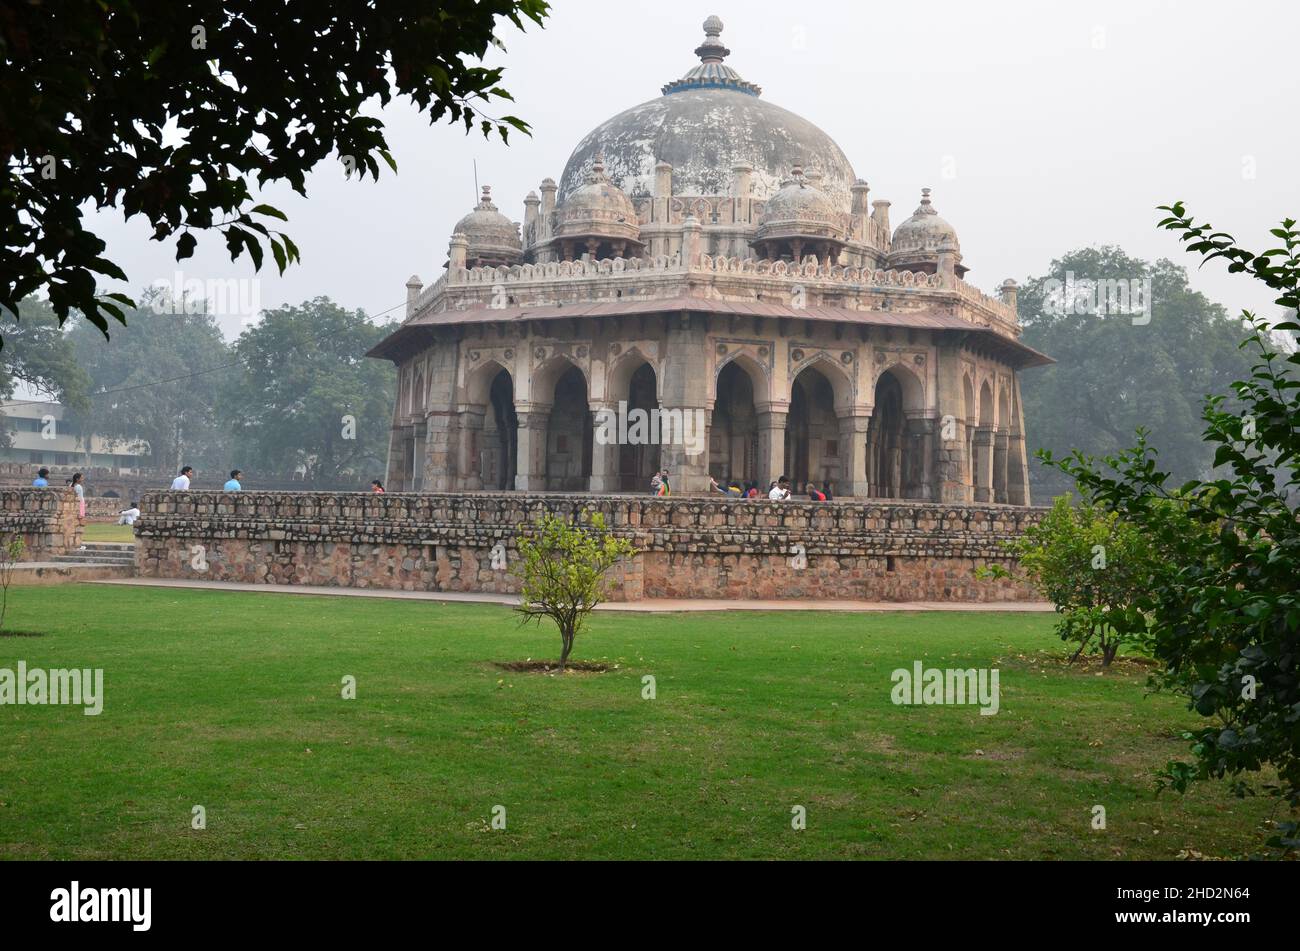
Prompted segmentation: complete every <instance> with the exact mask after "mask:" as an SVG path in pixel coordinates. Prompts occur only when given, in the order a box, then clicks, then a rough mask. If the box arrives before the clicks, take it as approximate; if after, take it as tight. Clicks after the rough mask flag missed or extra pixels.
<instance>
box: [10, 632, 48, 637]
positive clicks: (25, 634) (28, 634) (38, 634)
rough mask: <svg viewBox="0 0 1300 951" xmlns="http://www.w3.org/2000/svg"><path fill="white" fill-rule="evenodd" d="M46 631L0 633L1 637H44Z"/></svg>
mask: <svg viewBox="0 0 1300 951" xmlns="http://www.w3.org/2000/svg"><path fill="white" fill-rule="evenodd" d="M44 636H45V632H44V631H0V637H44Z"/></svg>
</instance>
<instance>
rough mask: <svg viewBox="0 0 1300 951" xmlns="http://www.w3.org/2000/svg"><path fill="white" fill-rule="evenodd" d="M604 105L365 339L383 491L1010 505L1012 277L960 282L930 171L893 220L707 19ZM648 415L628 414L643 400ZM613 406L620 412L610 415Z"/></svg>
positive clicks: (1014, 357)
mask: <svg viewBox="0 0 1300 951" xmlns="http://www.w3.org/2000/svg"><path fill="white" fill-rule="evenodd" d="M704 32H705V37H704V42H703V43H702V44H701V45H700V46H699V47H698V48H697V49H696V50H695V53H696V55H697V56H698V57H699V63H698V65H696V66H694V67H693V68H692V69H690V70H689V71H688V72H687V73H686V74H685V75H684V76H682V78H680V79H678V80H675V81H673V82H670V83H668V84H667V85H665V86H664V87H663V88H662V95H660V96H658V97H656V98H655V99H652V100H651V101H649V102H646V103H643V104H641V105H639V106H634V107H633V108H631V109H628V110H626V111H625V112H623V113H620V114H619V115H617V116H615V117H613V118H612V119H610V120H608V121H606V122H604V123H602V124H600V125H599V126H597V127H596V128H595V129H594V130H593V131H592V132H591V133H590V134H588V135H587V136H586V137H585V138H584V139H583V140H582V141H581V142H579V143H578V145H577V147H576V148H575V149H574V151H573V154H572V155H571V156H570V158H569V161H568V163H567V164H566V165H565V168H564V170H563V172H562V174H561V176H560V179H559V183H558V184H557V183H556V181H555V180H554V179H552V178H544V179H543V180H542V181H541V183H540V185H539V191H540V193H541V194H540V197H539V196H538V195H537V194H536V193H530V194H529V195H528V196H527V197H526V198H525V199H524V201H523V221H522V223H515V222H511V221H510V219H509V218H508V217H506V216H505V215H504V214H502V213H501V212H500V211H499V210H498V208H497V206H496V205H494V204H493V202H492V199H491V197H490V191H489V190H488V189H484V194H483V199H482V201H480V203H479V204H478V206H477V207H476V208H474V209H470V210H469V212H468V213H467V214H466V216H465V217H464V218H462V219H461V220H460V222H459V223H458V224H457V225H456V228H455V231H454V233H453V234H452V235H451V238H450V243H449V251H448V255H447V261H446V265H445V268H446V272H445V273H444V274H443V275H442V276H441V277H439V278H438V279H437V280H436V281H434V282H433V283H432V284H430V285H428V286H427V287H426V286H423V284H422V282H421V281H420V279H419V278H418V277H412V278H411V280H410V281H408V282H407V285H406V290H407V298H406V299H407V305H406V316H405V320H404V321H403V323H402V324H401V326H400V327H399V328H398V329H397V330H396V331H395V332H394V333H393V334H391V335H390V336H389V337H388V338H387V339H385V340H384V341H383V342H382V343H380V344H379V345H378V346H377V347H375V348H374V349H373V350H372V351H371V352H370V356H372V357H378V358H383V359H388V360H391V361H393V363H394V364H396V366H397V368H398V388H397V401H396V406H395V407H394V412H393V427H392V437H391V441H390V449H389V461H388V473H387V476H388V478H387V482H388V486H389V488H390V489H391V490H396V491H428V492H447V491H477V490H489V491H511V490H514V491H528V492H539V491H562V492H575V491H578V492H593V493H614V492H645V491H648V490H649V486H650V479H651V477H652V476H653V474H654V473H655V472H656V471H658V470H660V469H667V470H668V472H669V478H670V482H671V485H672V491H673V493H674V494H683V493H686V494H693V493H702V492H706V491H708V490H709V485H710V477H712V478H714V479H716V480H717V481H718V482H721V483H727V482H740V483H742V484H743V483H757V485H758V487H759V489H760V491H762V492H764V493H765V492H766V489H767V486H768V484H769V482H771V481H772V480H774V479H777V478H778V477H780V476H782V475H784V476H786V477H788V478H789V479H790V480H791V481H792V483H793V484H794V485H795V486H796V487H797V488H799V489H802V488H803V486H804V485H805V484H806V483H808V482H813V483H816V484H817V485H818V486H822V485H825V484H827V483H829V484H830V487H831V489H832V493H833V495H834V496H835V497H836V498H846V497H855V498H879V499H925V500H933V501H941V502H989V503H1003V504H1008V505H1028V504H1029V485H1028V465H1027V459H1026V450H1025V435H1024V424H1023V413H1022V410H1021V405H1020V386H1019V372H1020V371H1021V370H1022V369H1025V368H1027V367H1033V366H1037V365H1042V364H1045V363H1049V362H1051V361H1050V359H1049V358H1047V357H1045V356H1044V355H1042V354H1040V353H1038V352H1036V351H1035V350H1033V349H1031V348H1030V347H1028V346H1026V345H1025V344H1023V343H1021V342H1020V340H1019V337H1020V325H1019V322H1018V320H1017V317H1016V285H1015V282H1014V281H1012V280H1009V279H1008V280H1006V281H1004V282H1003V283H1002V284H1001V286H1000V288H999V289H998V296H997V297H996V298H995V297H990V296H987V295H985V294H984V293H982V292H981V291H979V290H977V289H976V288H975V287H974V286H972V285H971V284H969V283H967V282H966V280H965V275H966V273H967V270H968V268H967V265H966V263H965V258H964V256H963V251H962V248H961V245H960V243H959V241H958V236H957V231H956V229H955V228H954V226H953V225H951V224H949V223H948V222H947V221H945V220H944V219H943V218H942V217H941V216H940V215H939V214H938V211H937V210H936V208H935V207H934V204H933V202H932V199H931V195H930V189H928V188H926V189H922V194H921V197H920V200H919V204H918V205H917V208H916V210H915V211H914V212H913V213H912V214H911V216H910V217H908V218H907V219H905V220H904V221H903V222H902V223H900V224H899V225H898V226H897V227H896V228H894V227H892V226H891V224H890V215H889V209H890V203H889V202H888V201H880V200H877V201H870V200H869V195H870V189H869V187H868V185H867V183H866V182H864V181H862V180H861V179H859V178H858V177H857V176H856V175H855V173H854V171H853V168H852V166H851V165H850V164H849V160H848V158H847V157H846V156H845V155H844V153H843V151H842V150H841V149H840V148H839V146H838V145H836V144H835V142H834V140H833V139H831V138H830V136H828V135H827V134H826V133H825V132H823V131H822V130H820V129H818V128H817V127H816V126H814V125H812V124H811V123H810V122H808V121H807V120H805V119H802V118H800V117H799V116H797V115H795V114H794V113H792V112H789V111H787V110H785V109H782V108H781V107H779V106H776V105H773V104H771V103H769V102H767V101H766V100H764V99H763V98H762V90H761V89H760V88H759V87H758V86H756V85H754V84H753V83H750V82H747V81H745V80H744V79H742V78H741V77H740V75H739V74H738V73H737V72H736V70H735V69H733V68H732V67H730V66H728V65H727V63H726V59H727V57H728V55H729V54H730V51H729V50H728V49H727V48H726V47H725V46H723V44H722V41H721V34H722V23H721V21H720V20H719V19H718V18H717V17H710V18H709V19H708V20H706V21H705V23H704ZM638 418H640V419H641V420H643V421H644V420H651V421H653V425H649V426H645V425H642V426H638V425H637V420H638ZM629 421H630V424H629Z"/></svg>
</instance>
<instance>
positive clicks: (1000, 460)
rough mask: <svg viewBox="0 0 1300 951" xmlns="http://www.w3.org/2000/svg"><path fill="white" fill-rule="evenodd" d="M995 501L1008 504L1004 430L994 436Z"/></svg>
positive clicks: (1005, 435)
mask: <svg viewBox="0 0 1300 951" xmlns="http://www.w3.org/2000/svg"><path fill="white" fill-rule="evenodd" d="M993 501H994V502H998V503H1000V504H1002V505H1005V504H1006V502H1007V434H1006V433H1005V432H1003V431H1002V430H999V431H998V432H996V433H995V434H994V436H993Z"/></svg>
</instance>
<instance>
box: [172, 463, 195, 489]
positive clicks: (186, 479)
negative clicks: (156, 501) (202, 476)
mask: <svg viewBox="0 0 1300 951" xmlns="http://www.w3.org/2000/svg"><path fill="white" fill-rule="evenodd" d="M192 475H194V467H193V466H186V467H185V468H183V469H182V470H181V474H180V475H178V476H177V477H176V478H174V479H172V491H173V492H184V491H186V490H187V489H188V488H189V487H190V476H192Z"/></svg>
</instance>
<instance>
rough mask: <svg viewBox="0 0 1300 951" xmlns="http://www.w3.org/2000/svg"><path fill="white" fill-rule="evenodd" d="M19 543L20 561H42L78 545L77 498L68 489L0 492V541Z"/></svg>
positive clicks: (0, 490)
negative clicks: (12, 538)
mask: <svg viewBox="0 0 1300 951" xmlns="http://www.w3.org/2000/svg"><path fill="white" fill-rule="evenodd" d="M14 535H17V536H19V537H21V538H22V540H23V560H24V561H44V560H46V559H48V558H52V557H53V556H54V555H62V554H66V553H67V552H69V551H72V550H74V549H75V548H76V547H77V546H78V545H80V544H81V526H80V525H79V524H78V518H77V496H76V495H75V494H74V493H73V491H72V489H70V488H47V489H34V488H25V489H0V540H3V539H7V538H10V537H12V536H14Z"/></svg>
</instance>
